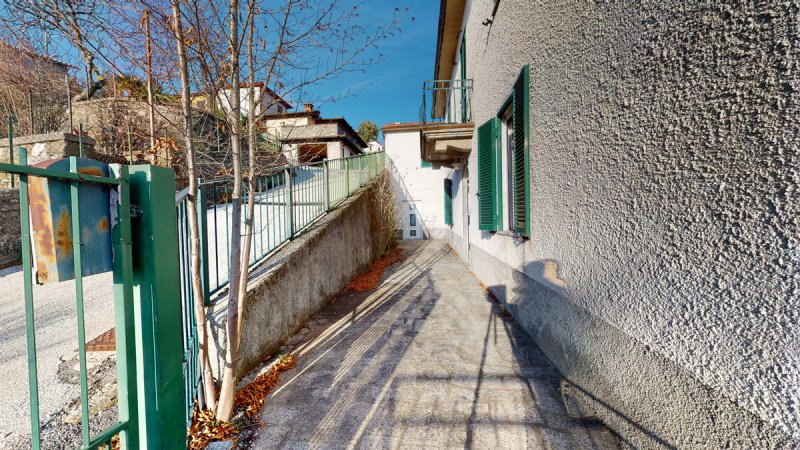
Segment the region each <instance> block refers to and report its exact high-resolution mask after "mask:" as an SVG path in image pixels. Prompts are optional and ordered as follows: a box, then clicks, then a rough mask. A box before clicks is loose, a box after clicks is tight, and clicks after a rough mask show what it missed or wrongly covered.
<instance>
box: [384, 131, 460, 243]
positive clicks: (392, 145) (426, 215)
mask: <svg viewBox="0 0 800 450" xmlns="http://www.w3.org/2000/svg"><path fill="white" fill-rule="evenodd" d="M384 141H385V142H384V147H385V150H386V156H387V157H388V158H389V160H390V161H391V164H392V166H393V170H392V177H393V182H394V185H395V187H396V188H397V192H398V201H400V202H403V201H414V203H415V205H416V207H417V211H418V213H419V218H420V219H421V220H422V223H423V228H424V231H425V235H426V237H434V238H445V237H446V234H445V231H446V230H449V229H450V227H449V226H448V225H445V224H444V178H445V177H446V176H448V175H449V170H447V169H437V168H435V167H434V168H431V167H428V168H423V167H421V163H422V160H421V159H420V141H419V130H414V131H397V132H395V131H384ZM400 206H402V205H400Z"/></svg>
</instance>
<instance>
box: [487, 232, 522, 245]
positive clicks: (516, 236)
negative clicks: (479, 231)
mask: <svg viewBox="0 0 800 450" xmlns="http://www.w3.org/2000/svg"><path fill="white" fill-rule="evenodd" d="M492 234H494V235H496V236H504V237H509V238H511V239H514V241H517V242H525V241H527V240H528V239H529V238H528V237H526V236H523V235H521V234H519V233H515V232H513V231H508V230H503V231H495V232H493V233H492Z"/></svg>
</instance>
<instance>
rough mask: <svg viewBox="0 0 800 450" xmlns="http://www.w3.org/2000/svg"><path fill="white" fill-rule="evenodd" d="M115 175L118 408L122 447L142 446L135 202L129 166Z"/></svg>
mask: <svg viewBox="0 0 800 450" xmlns="http://www.w3.org/2000/svg"><path fill="white" fill-rule="evenodd" d="M110 169H111V174H112V176H115V177H117V178H119V179H120V180H122V184H120V187H119V191H118V192H119V223H118V224H117V226H115V227H114V228H112V230H111V233H112V236H111V240H112V245H113V249H114V329H115V333H114V334H115V340H116V347H117V352H116V353H117V411H118V414H119V420H120V421H127V422H128V431H127V432H126V433H125V437H126V438H127V442H125V441H123V442H121V446H120V448H122V449H126V450H133V449H137V448H140V446H139V413H138V406H139V405H138V400H137V399H138V394H137V391H138V389H137V385H138V382H137V380H136V349H135V341H136V337H135V336H136V334H135V333H136V327H135V317H134V309H135V308H134V306H133V305H134V300H133V263H132V253H131V252H132V249H131V228H132V227H131V202H130V184H129V183H128V180H129V178H128V166H122V165H118V164H112V165H111V166H110Z"/></svg>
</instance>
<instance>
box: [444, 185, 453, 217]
mask: <svg viewBox="0 0 800 450" xmlns="http://www.w3.org/2000/svg"><path fill="white" fill-rule="evenodd" d="M444 223H445V225H452V224H453V180H451V179H449V178H445V179H444Z"/></svg>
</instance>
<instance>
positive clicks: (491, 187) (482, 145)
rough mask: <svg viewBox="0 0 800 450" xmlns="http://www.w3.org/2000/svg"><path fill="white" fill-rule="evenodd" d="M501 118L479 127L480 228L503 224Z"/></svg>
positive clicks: (491, 229)
mask: <svg viewBox="0 0 800 450" xmlns="http://www.w3.org/2000/svg"><path fill="white" fill-rule="evenodd" d="M500 170H501V162H500V120H499V119H497V118H493V119H489V120H488V121H487V122H486V123H484V124H483V125H481V126H480V127H478V228H479V229H481V230H484V231H497V230H498V229H499V228H500V227H501V226H502V223H503V222H502V219H501V215H502V203H501V196H502V189H501V188H500V186H499V184H500V180H501V177H500Z"/></svg>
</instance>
